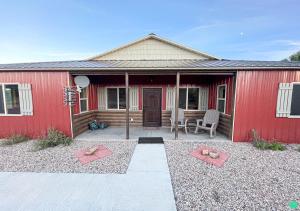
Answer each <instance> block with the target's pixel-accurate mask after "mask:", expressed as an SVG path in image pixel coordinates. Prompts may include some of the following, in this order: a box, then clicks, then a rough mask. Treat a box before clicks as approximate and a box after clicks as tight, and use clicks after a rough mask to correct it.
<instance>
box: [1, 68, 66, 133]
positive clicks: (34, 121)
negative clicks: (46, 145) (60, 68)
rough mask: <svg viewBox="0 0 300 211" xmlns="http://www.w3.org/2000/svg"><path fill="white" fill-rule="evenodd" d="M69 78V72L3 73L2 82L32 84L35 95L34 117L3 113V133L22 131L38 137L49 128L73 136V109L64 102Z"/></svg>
mask: <svg viewBox="0 0 300 211" xmlns="http://www.w3.org/2000/svg"><path fill="white" fill-rule="evenodd" d="M68 80H69V78H68V73H67V72H5V73H3V72H2V73H0V83H30V84H31V86H32V98H33V116H0V125H1V127H0V136H1V137H5V136H8V135H11V134H13V133H22V134H26V135H28V136H30V137H38V136H41V135H42V134H45V133H46V131H47V129H48V128H49V127H55V128H57V129H59V130H61V131H63V132H65V133H66V134H67V135H69V136H71V123H70V109H69V107H68V106H65V105H64V101H63V99H64V96H63V95H64V93H63V88H64V87H65V86H68Z"/></svg>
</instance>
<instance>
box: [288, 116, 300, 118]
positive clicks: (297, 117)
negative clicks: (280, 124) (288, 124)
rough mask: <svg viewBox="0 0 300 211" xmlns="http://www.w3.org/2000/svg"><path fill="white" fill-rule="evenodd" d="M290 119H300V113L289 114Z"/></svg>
mask: <svg viewBox="0 0 300 211" xmlns="http://www.w3.org/2000/svg"><path fill="white" fill-rule="evenodd" d="M288 118H289V119H300V115H289V116H288Z"/></svg>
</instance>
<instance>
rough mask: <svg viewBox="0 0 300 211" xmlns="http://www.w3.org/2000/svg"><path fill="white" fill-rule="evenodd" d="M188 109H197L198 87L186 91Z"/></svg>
mask: <svg viewBox="0 0 300 211" xmlns="http://www.w3.org/2000/svg"><path fill="white" fill-rule="evenodd" d="M188 95H189V96H188V109H191V110H198V104H199V89H198V88H189V92H188Z"/></svg>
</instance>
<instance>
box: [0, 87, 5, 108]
mask: <svg viewBox="0 0 300 211" xmlns="http://www.w3.org/2000/svg"><path fill="white" fill-rule="evenodd" d="M4 113H5V110H4V99H3V86H2V85H0V114H4Z"/></svg>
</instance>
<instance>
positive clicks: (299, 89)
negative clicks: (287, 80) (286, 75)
mask: <svg viewBox="0 0 300 211" xmlns="http://www.w3.org/2000/svg"><path fill="white" fill-rule="evenodd" d="M290 115H291V116H300V84H298V83H295V84H293V91H292V101H291V114H290Z"/></svg>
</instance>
